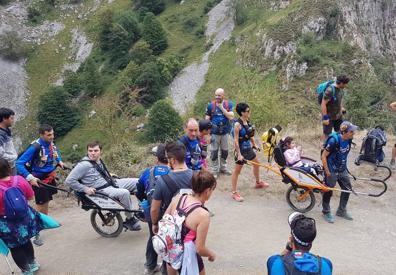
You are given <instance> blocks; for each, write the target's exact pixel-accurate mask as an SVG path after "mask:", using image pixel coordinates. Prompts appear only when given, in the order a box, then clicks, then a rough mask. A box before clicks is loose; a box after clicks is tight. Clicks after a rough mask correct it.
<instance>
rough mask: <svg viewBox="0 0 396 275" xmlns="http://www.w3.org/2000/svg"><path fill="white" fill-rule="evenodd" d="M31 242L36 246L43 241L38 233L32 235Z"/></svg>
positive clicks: (40, 244)
mask: <svg viewBox="0 0 396 275" xmlns="http://www.w3.org/2000/svg"><path fill="white" fill-rule="evenodd" d="M33 243H34V244H35V245H37V246H42V245H43V244H44V241H43V240H42V239H41V238H40V235H36V237H34V240H33Z"/></svg>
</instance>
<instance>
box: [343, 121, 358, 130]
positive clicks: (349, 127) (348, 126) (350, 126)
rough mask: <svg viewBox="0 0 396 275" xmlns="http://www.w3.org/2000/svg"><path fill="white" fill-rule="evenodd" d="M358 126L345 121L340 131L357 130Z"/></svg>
mask: <svg viewBox="0 0 396 275" xmlns="http://www.w3.org/2000/svg"><path fill="white" fill-rule="evenodd" d="M358 128H359V127H357V126H356V125H354V124H352V123H351V122H349V121H344V122H342V123H341V126H340V131H341V132H349V131H352V132H355V131H356V130H357V129H358Z"/></svg>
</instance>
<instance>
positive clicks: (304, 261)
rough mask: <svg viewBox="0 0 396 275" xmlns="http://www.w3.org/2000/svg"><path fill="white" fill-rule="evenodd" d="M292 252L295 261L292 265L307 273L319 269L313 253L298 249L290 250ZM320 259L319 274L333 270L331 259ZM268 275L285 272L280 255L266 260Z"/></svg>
mask: <svg viewBox="0 0 396 275" xmlns="http://www.w3.org/2000/svg"><path fill="white" fill-rule="evenodd" d="M291 253H293V254H294V257H295V261H294V267H295V268H296V269H297V270H299V271H301V272H307V273H317V272H318V271H319V262H318V259H317V257H316V256H315V255H312V254H311V253H309V252H306V253H301V252H299V251H293V252H291ZM320 258H321V261H322V266H321V272H320V274H321V275H330V274H332V272H333V265H332V263H331V261H330V260H329V259H327V258H324V257H320ZM267 270H268V275H283V274H286V273H285V267H284V263H283V261H282V256H280V255H273V256H271V257H270V258H269V259H268V261H267Z"/></svg>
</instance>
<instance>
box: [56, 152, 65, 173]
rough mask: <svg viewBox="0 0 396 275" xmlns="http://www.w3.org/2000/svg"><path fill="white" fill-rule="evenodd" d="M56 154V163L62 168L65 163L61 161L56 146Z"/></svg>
mask: <svg viewBox="0 0 396 275" xmlns="http://www.w3.org/2000/svg"><path fill="white" fill-rule="evenodd" d="M56 154H57V157H56V161H57V162H58V165H59V166H60V167H61V168H62V169H63V168H64V167H65V164H64V163H63V161H62V156H61V153H60V152H59V149H58V148H56Z"/></svg>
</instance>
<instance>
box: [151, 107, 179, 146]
mask: <svg viewBox="0 0 396 275" xmlns="http://www.w3.org/2000/svg"><path fill="white" fill-rule="evenodd" d="M182 129H183V121H182V119H181V117H180V115H179V114H178V113H177V112H176V110H175V109H174V108H173V107H172V105H171V104H170V103H169V102H168V101H167V100H159V101H157V102H156V103H155V104H154V105H153V107H151V109H150V114H149V118H148V123H147V136H148V137H149V139H150V141H152V142H166V141H171V140H174V139H175V138H176V137H177V136H178V135H179V134H180V133H181V131H182Z"/></svg>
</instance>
